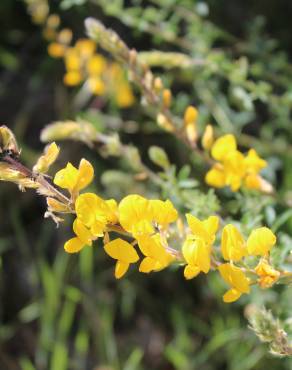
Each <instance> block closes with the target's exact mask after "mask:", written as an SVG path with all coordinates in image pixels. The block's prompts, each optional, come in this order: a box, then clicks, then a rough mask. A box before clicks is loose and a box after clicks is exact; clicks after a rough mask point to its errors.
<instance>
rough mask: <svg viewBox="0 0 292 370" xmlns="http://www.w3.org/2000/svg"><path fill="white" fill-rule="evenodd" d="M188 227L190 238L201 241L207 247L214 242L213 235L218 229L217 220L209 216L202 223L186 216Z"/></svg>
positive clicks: (189, 215)
mask: <svg viewBox="0 0 292 370" xmlns="http://www.w3.org/2000/svg"><path fill="white" fill-rule="evenodd" d="M186 218H187V222H188V225H189V227H190V229H191V232H192V234H191V235H192V237H194V238H195V239H202V240H203V241H204V242H205V243H206V244H207V245H211V244H213V243H214V241H215V235H216V232H217V230H218V227H219V218H218V217H217V216H210V217H208V218H207V219H206V220H204V221H200V220H199V219H198V218H197V217H195V216H193V215H191V214H190V213H188V214H186Z"/></svg>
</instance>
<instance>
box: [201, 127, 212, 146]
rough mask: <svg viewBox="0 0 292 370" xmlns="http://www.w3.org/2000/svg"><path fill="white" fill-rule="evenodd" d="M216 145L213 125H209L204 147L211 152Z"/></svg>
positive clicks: (205, 134)
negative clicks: (214, 144)
mask: <svg viewBox="0 0 292 370" xmlns="http://www.w3.org/2000/svg"><path fill="white" fill-rule="evenodd" d="M213 143H214V132H213V127H212V126H211V125H207V126H206V129H205V131H204V134H203V137H202V147H203V148H204V149H205V150H209V149H210V148H211V147H212V145H213Z"/></svg>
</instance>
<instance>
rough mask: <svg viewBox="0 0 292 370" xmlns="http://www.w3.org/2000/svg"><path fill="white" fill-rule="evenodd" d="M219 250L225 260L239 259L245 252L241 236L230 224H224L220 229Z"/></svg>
mask: <svg viewBox="0 0 292 370" xmlns="http://www.w3.org/2000/svg"><path fill="white" fill-rule="evenodd" d="M221 251H222V255H223V258H224V259H225V260H227V261H234V262H237V261H240V260H241V259H242V257H244V256H245V255H246V254H247V251H246V245H245V241H244V238H243V236H242V235H241V233H240V232H239V231H238V229H237V228H236V227H235V226H234V225H231V224H228V225H226V226H225V227H224V228H223V231H222V238H221Z"/></svg>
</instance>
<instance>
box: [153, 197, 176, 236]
mask: <svg viewBox="0 0 292 370" xmlns="http://www.w3.org/2000/svg"><path fill="white" fill-rule="evenodd" d="M149 203H150V207H151V214H152V219H153V221H154V222H155V223H156V224H157V225H158V226H160V227H161V228H162V229H165V228H166V227H167V226H168V225H169V224H170V223H172V222H174V221H176V219H177V217H178V214H177V210H176V209H175V208H174V206H173V204H172V203H171V201H170V200H166V201H165V202H163V201H162V200H150V201H149Z"/></svg>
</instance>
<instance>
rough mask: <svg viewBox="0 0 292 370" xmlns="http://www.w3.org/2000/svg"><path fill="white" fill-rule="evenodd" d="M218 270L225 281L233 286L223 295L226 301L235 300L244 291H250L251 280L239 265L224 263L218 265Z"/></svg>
mask: <svg viewBox="0 0 292 370" xmlns="http://www.w3.org/2000/svg"><path fill="white" fill-rule="evenodd" d="M218 270H219V272H220V275H221V276H222V278H223V279H224V280H225V282H226V283H227V284H229V285H230V286H231V289H230V290H228V291H227V292H226V293H225V294H224V296H223V301H224V302H226V303H230V302H234V301H236V300H237V299H238V298H239V297H240V296H241V295H242V294H243V293H249V291H250V287H249V280H248V278H247V277H246V276H245V274H244V273H243V272H242V270H241V269H240V268H239V267H236V266H234V265H231V264H229V263H224V264H222V265H220V266H219V267H218Z"/></svg>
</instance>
